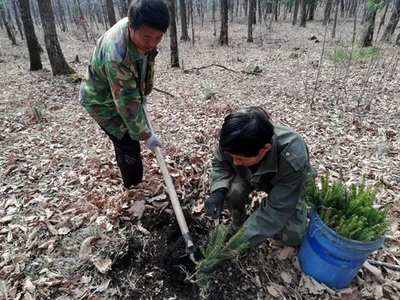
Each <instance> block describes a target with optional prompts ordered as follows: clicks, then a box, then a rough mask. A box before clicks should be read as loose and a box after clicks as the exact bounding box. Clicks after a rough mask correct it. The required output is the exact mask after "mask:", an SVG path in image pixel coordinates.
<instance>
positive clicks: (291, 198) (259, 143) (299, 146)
mask: <svg viewBox="0 0 400 300" xmlns="http://www.w3.org/2000/svg"><path fill="white" fill-rule="evenodd" d="M308 173H314V170H313V168H312V167H311V165H310V162H309V156H308V150H307V146H306V143H305V142H304V140H303V138H302V137H301V136H300V135H299V134H298V133H296V132H295V131H293V130H290V129H288V128H285V127H283V126H279V125H273V124H272V123H271V121H270V120H269V117H268V115H267V113H266V112H265V111H264V110H263V109H262V108H260V107H249V108H245V109H241V110H238V111H235V112H232V113H230V114H229V115H228V116H227V117H226V118H225V121H224V123H223V125H222V128H221V132H220V138H219V145H218V146H217V148H216V149H215V151H214V153H213V158H212V173H211V195H210V196H209V197H208V198H207V199H206V200H205V204H204V205H205V211H206V213H207V214H208V215H209V216H211V217H212V218H218V217H219V216H220V214H221V212H222V209H223V206H224V204H225V205H226V206H227V208H228V209H229V211H230V212H231V214H232V223H231V226H232V231H233V232H235V231H237V230H238V229H239V228H241V227H242V226H243V225H245V226H246V230H245V232H244V238H243V239H244V242H248V243H249V244H250V247H251V248H255V247H257V246H259V245H260V244H261V243H262V242H263V241H265V240H266V239H268V238H271V237H274V236H275V237H276V236H277V237H279V238H280V239H281V240H282V241H283V242H284V243H285V244H287V245H289V246H298V245H300V243H301V241H302V238H303V236H304V235H305V233H306V229H307V206H306V204H305V203H304V202H303V200H304V199H303V198H304V196H303V189H304V184H305V181H306V179H307V174H308ZM253 190H257V191H264V192H266V193H268V196H267V197H266V198H264V199H263V201H262V203H261V204H260V207H259V208H258V209H257V210H256V211H254V212H253V213H252V214H251V215H250V216H249V217H248V218H247V220H246V217H247V216H246V209H245V206H246V204H250V202H251V200H250V199H249V194H250V193H251V192H252V191H253ZM208 271H213V269H211V270H208Z"/></svg>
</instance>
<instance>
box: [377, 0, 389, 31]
mask: <svg viewBox="0 0 400 300" xmlns="http://www.w3.org/2000/svg"><path fill="white" fill-rule="evenodd" d="M389 4H390V1H389V0H385V12H384V13H383V16H382V17H381V20H380V22H379V26H378V32H377V33H379V31H381V27H382V26H383V24H385V19H386V14H387V11H388V7H389Z"/></svg>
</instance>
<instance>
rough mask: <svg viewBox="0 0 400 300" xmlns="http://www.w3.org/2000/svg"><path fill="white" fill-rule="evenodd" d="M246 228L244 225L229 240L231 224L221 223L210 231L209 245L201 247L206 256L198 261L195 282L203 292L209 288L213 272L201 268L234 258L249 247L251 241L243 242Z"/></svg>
mask: <svg viewBox="0 0 400 300" xmlns="http://www.w3.org/2000/svg"><path fill="white" fill-rule="evenodd" d="M245 230H246V227H245V226H243V227H242V228H241V229H240V230H239V231H238V232H236V234H235V235H234V236H232V237H231V238H230V239H229V240H228V238H229V234H230V232H231V228H230V226H229V225H223V224H220V225H218V226H217V227H215V228H214V230H213V231H212V232H211V233H210V242H209V243H208V245H207V246H206V247H204V246H203V247H200V250H201V253H202V254H203V257H204V258H203V259H202V260H199V261H198V262H196V270H198V272H197V274H196V280H195V281H194V282H195V283H196V284H197V285H198V286H199V288H200V289H201V291H202V292H203V293H204V292H206V291H207V290H208V288H209V284H210V279H211V278H212V274H206V273H202V272H201V271H200V269H201V268H203V267H209V266H213V265H215V264H218V263H220V262H223V261H225V260H228V259H231V258H234V257H236V256H237V255H238V254H240V253H241V252H243V251H244V250H245V249H247V248H248V247H249V243H243V242H242V237H243V234H244V231H245ZM227 240H228V241H227Z"/></svg>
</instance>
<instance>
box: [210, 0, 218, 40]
mask: <svg viewBox="0 0 400 300" xmlns="http://www.w3.org/2000/svg"><path fill="white" fill-rule="evenodd" d="M215 1H216V0H212V13H211V18H212V21H213V23H214V33H213V35H214V36H216V35H217V21H216V20H215V11H216V10H217V5H216V3H215Z"/></svg>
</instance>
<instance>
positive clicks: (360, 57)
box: [327, 46, 382, 63]
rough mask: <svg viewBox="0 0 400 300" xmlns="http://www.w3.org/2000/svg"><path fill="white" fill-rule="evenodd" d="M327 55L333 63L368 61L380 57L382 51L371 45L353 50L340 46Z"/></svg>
mask: <svg viewBox="0 0 400 300" xmlns="http://www.w3.org/2000/svg"><path fill="white" fill-rule="evenodd" d="M327 56H328V59H329V60H331V61H333V62H335V63H349V62H358V63H368V62H371V60H374V59H378V58H380V57H382V53H381V52H380V50H379V48H378V47H375V46H373V47H366V48H361V49H359V50H355V51H353V52H350V51H348V50H345V49H342V48H341V49H338V50H336V51H335V52H333V53H328V54H327Z"/></svg>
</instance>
